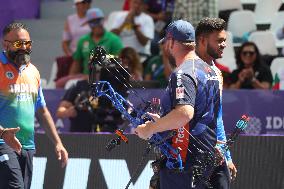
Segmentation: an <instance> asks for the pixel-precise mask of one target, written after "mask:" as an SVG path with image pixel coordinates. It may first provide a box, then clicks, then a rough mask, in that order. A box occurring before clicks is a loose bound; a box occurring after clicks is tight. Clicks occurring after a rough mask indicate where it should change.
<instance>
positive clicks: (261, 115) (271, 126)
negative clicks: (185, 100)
mask: <svg viewBox="0 0 284 189" xmlns="http://www.w3.org/2000/svg"><path fill="white" fill-rule="evenodd" d="M136 91H137V94H139V96H140V97H143V98H144V99H145V100H151V99H152V98H153V97H159V98H160V97H161V96H162V95H163V93H164V90H162V89H146V90H142V89H137V90H136ZM44 95H45V99H46V102H47V106H48V108H49V109H50V111H51V114H52V116H53V118H54V120H55V122H56V126H57V129H58V130H59V132H68V131H69V121H68V119H64V120H62V119H58V118H56V116H55V112H56V109H57V107H58V105H59V102H60V97H62V96H63V95H64V90H45V91H44ZM128 99H129V100H130V102H132V103H133V104H134V105H138V104H139V103H141V102H139V98H137V96H135V95H134V94H133V93H130V95H129V97H128ZM283 107H284V91H274V90H224V91H223V120H224V125H225V130H226V132H227V133H230V132H231V131H232V130H233V129H234V127H235V124H236V122H237V121H238V120H239V119H240V117H241V116H242V115H243V114H246V115H248V116H250V117H251V119H250V122H249V126H248V127H247V129H246V130H245V133H246V134H247V135H260V134H262V135H263V134H276V135H281V134H284V109H283ZM36 129H37V130H38V131H40V130H41V129H40V127H39V125H38V123H36Z"/></svg>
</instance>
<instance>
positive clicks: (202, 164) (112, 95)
mask: <svg viewBox="0 0 284 189" xmlns="http://www.w3.org/2000/svg"><path fill="white" fill-rule="evenodd" d="M112 64H116V66H119V67H121V68H122V69H123V70H124V71H125V72H126V73H127V74H129V73H128V72H127V70H126V69H124V68H123V67H122V65H121V64H120V63H119V62H118V61H117V60H116V58H115V57H114V56H112V55H108V54H107V53H106V51H105V50H104V49H103V48H102V47H99V46H98V47H96V48H95V49H93V50H92V51H91V52H90V60H89V70H90V74H89V82H90V85H91V88H92V95H93V96H94V97H95V98H97V97H101V96H105V97H107V98H108V99H109V100H110V101H111V102H112V104H113V106H114V107H115V108H116V109H117V110H119V111H120V112H121V113H122V115H123V116H124V117H125V118H126V119H127V120H128V121H129V122H130V123H131V127H132V128H136V127H137V126H138V125H140V124H143V123H145V122H146V121H154V120H153V118H152V117H151V116H150V115H149V114H148V113H147V111H148V110H149V108H150V107H151V103H149V102H146V101H145V100H144V99H142V98H141V97H140V98H141V100H142V102H143V103H145V106H144V108H141V107H140V108H139V107H138V108H137V107H134V106H133V105H132V104H131V103H130V102H128V101H127V100H126V99H125V98H124V97H122V96H121V95H120V94H119V93H117V92H116V91H115V90H114V89H113V87H112V86H111V84H110V83H109V82H107V81H96V66H101V67H105V68H106V69H107V70H108V66H110V65H112ZM109 72H110V71H109ZM117 72H118V71H117ZM110 74H111V73H110ZM129 76H130V77H131V75H130V74H129ZM114 77H115V78H116V79H117V80H119V81H120V82H122V84H123V85H124V86H125V87H126V88H127V89H128V88H130V87H132V86H131V84H130V83H127V81H126V79H125V78H122V79H119V78H117V77H116V76H114ZM123 81H124V82H125V83H123ZM131 92H133V93H135V94H136V96H137V97H139V96H138V94H137V93H136V91H135V90H131ZM129 109H131V112H129ZM245 123H247V121H246V119H245V118H244V119H243V117H242V119H241V120H240V121H238V123H237V128H238V130H237V131H235V132H234V135H232V137H230V139H229V140H228V141H227V144H226V145H225V146H224V147H222V150H223V151H222V154H224V153H225V151H226V150H228V149H229V146H230V145H231V144H232V143H233V142H234V140H235V139H236V137H237V135H238V134H239V133H240V131H241V130H242V129H244V128H245ZM187 132H188V133H189V135H190V137H191V138H192V139H193V140H195V141H196V142H197V144H200V145H204V144H203V143H202V142H201V141H200V140H199V139H197V138H195V137H194V136H193V135H192V134H191V133H190V132H189V131H187ZM115 133H116V135H117V136H118V137H117V138H115V139H112V140H111V141H110V142H109V143H108V144H107V146H106V149H107V150H108V151H111V150H112V149H113V148H114V147H115V146H117V145H120V143H121V140H122V141H124V142H126V143H128V138H127V137H126V136H125V134H124V130H123V129H119V130H117V131H116V132H115ZM176 134H177V133H176V132H175V131H172V132H170V133H169V134H167V135H166V136H164V135H161V134H159V133H156V134H154V135H153V136H152V137H151V138H150V139H149V140H148V144H149V146H148V148H147V150H146V152H149V151H150V150H151V149H152V148H153V147H157V148H158V149H159V150H160V151H161V154H162V156H163V157H165V159H166V167H167V168H169V169H172V170H178V171H183V162H182V159H181V154H180V149H176V148H174V147H172V145H171V144H169V143H168V142H167V140H168V139H170V138H171V137H173V136H174V135H176ZM195 147H196V148H197V151H198V152H199V155H197V156H195V161H194V162H195V163H194V166H193V168H192V173H193V181H192V186H193V187H195V186H196V185H197V184H199V183H203V184H205V185H207V186H209V177H210V174H208V173H207V174H205V172H207V170H208V167H211V168H212V163H213V167H215V166H217V165H218V164H219V162H217V161H216V159H218V158H216V154H212V153H210V152H207V151H205V150H202V149H201V148H199V147H197V146H195ZM187 150H188V151H189V152H190V153H192V152H191V151H190V150H189V149H187ZM132 178H133V177H132ZM131 180H132V179H131ZM131 180H130V181H129V183H128V185H127V186H126V188H128V186H129V185H130V182H131Z"/></svg>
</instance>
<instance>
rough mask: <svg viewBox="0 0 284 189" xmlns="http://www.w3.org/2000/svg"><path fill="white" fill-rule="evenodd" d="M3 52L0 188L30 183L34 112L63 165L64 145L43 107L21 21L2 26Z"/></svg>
mask: <svg viewBox="0 0 284 189" xmlns="http://www.w3.org/2000/svg"><path fill="white" fill-rule="evenodd" d="M2 45H3V49H4V52H3V53H1V54H0V78H1V82H0V125H1V127H0V138H1V139H0V188H1V189H2V188H3V189H4V188H20V189H28V188H30V186H31V180H32V169H33V156H34V154H35V142H34V121H35V120H34V116H35V114H36V116H37V118H38V120H39V123H40V124H41V125H42V126H43V127H44V129H45V131H46V133H47V135H48V137H49V138H50V139H51V141H52V142H53V143H54V145H55V152H56V155H57V158H58V160H61V161H62V166H65V165H66V163H67V160H68V153H67V151H66V149H65V148H64V146H63V144H62V142H61V140H60V138H59V136H58V134H57V131H56V128H55V125H54V122H53V120H52V117H51V115H50V113H49V111H48V109H47V107H46V103H45V100H44V96H43V93H42V88H41V84H40V74H39V72H38V70H37V69H36V67H35V66H34V65H33V64H32V63H31V61H30V54H31V50H32V41H31V39H30V35H29V33H28V30H27V28H26V26H25V25H23V24H21V23H11V24H9V25H8V26H6V27H5V28H4V30H3V41H2Z"/></svg>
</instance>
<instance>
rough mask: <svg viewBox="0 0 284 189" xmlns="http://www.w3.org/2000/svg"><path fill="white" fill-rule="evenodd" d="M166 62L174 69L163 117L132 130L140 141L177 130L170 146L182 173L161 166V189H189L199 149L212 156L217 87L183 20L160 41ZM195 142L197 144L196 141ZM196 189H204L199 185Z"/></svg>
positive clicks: (218, 100)
mask: <svg viewBox="0 0 284 189" xmlns="http://www.w3.org/2000/svg"><path fill="white" fill-rule="evenodd" d="M162 40H163V42H164V43H165V46H166V47H165V49H166V51H167V52H168V54H169V60H170V62H171V63H173V64H174V65H175V66H176V69H175V70H174V71H173V73H172V74H171V76H170V80H169V84H168V87H167V89H166V94H165V97H164V98H163V99H162V104H164V103H165V104H167V107H164V108H165V109H166V113H165V115H164V116H163V117H161V118H158V117H157V116H154V115H153V116H154V119H155V122H146V123H145V124H141V125H139V126H138V127H137V128H136V129H135V133H136V134H137V135H138V136H139V137H140V138H142V139H148V138H149V137H151V136H152V135H153V134H155V133H160V132H168V131H172V130H176V131H177V134H176V135H175V136H174V137H172V138H171V145H172V146H173V147H174V148H178V149H179V150H180V154H181V158H182V161H183V167H184V171H181V172H177V171H176V170H172V169H169V168H167V167H166V166H164V167H162V168H161V170H160V187H161V189H172V188H179V189H191V188H192V184H191V183H192V179H193V176H192V172H191V171H190V170H192V167H193V165H194V159H196V158H195V157H196V156H198V155H199V150H202V151H204V152H206V153H209V154H214V153H215V145H216V143H217V135H216V130H217V115H218V112H219V111H220V87H219V82H218V76H217V74H216V73H215V71H214V70H213V69H212V68H211V67H210V66H209V65H208V64H207V63H205V62H204V61H202V60H201V59H200V58H199V57H198V56H197V55H196V54H195V42H194V41H195V31H194V28H193V26H192V25H191V24H190V23H189V22H186V21H183V20H177V21H174V22H172V23H170V24H169V26H168V27H167V29H166V36H165V37H164V38H163V39H162ZM197 141H198V142H197ZM195 188H205V185H204V184H203V183H198V185H196V186H195Z"/></svg>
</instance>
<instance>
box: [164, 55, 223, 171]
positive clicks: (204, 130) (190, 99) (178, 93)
mask: <svg viewBox="0 0 284 189" xmlns="http://www.w3.org/2000/svg"><path fill="white" fill-rule="evenodd" d="M177 105H191V106H192V107H194V116H193V118H192V120H191V121H190V122H189V123H187V124H186V125H184V127H181V128H179V129H177V135H175V136H174V137H173V138H172V139H171V143H172V145H173V146H174V147H175V148H179V149H180V153H181V156H182V159H183V162H184V163H185V164H184V165H185V169H188V168H189V166H190V164H191V163H190V162H191V160H192V158H191V157H192V156H194V154H195V153H198V152H197V147H198V148H200V149H202V150H205V151H210V152H212V153H213V152H214V147H215V145H216V140H217V139H216V138H217V137H216V128H217V115H218V113H219V109H220V88H219V82H218V76H217V74H216V73H215V71H214V70H213V69H212V68H211V67H210V66H209V65H208V64H206V63H205V62H203V61H202V60H201V59H195V60H187V61H186V62H184V63H183V64H182V65H180V66H179V67H178V68H177V69H176V70H175V71H174V72H173V73H172V74H171V76H170V81H169V85H168V88H167V94H166V95H165V97H164V98H163V100H162V106H163V108H165V109H166V110H165V111H166V112H169V111H171V110H172V109H174V108H175V107H176V106H177ZM189 133H190V134H189ZM193 137H194V138H193ZM195 139H197V140H198V141H199V142H196V140H195Z"/></svg>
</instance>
